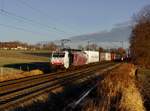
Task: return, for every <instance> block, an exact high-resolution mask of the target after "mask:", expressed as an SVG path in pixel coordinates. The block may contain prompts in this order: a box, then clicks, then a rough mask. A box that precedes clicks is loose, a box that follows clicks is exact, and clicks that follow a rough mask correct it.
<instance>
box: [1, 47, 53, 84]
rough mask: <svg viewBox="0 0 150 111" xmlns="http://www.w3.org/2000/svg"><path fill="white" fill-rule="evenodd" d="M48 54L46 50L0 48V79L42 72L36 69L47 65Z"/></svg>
mask: <svg viewBox="0 0 150 111" xmlns="http://www.w3.org/2000/svg"><path fill="white" fill-rule="evenodd" d="M48 55H50V52H48V51H12V50H0V81H4V80H9V79H15V78H20V77H25V76H31V75H36V74H42V73H43V72H42V71H40V70H37V69H38V68H42V67H44V65H47V63H46V62H48V60H49V58H48ZM33 69H36V71H35V70H34V71H31V70H33ZM29 71H31V72H30V73H29Z"/></svg>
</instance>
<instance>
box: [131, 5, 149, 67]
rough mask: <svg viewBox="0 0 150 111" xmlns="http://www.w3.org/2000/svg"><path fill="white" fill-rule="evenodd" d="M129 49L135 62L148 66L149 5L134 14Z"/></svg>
mask: <svg viewBox="0 0 150 111" xmlns="http://www.w3.org/2000/svg"><path fill="white" fill-rule="evenodd" d="M134 22H135V25H134V27H133V30H132V35H131V38H130V43H131V46H130V50H131V55H132V60H133V62H134V63H135V64H137V65H141V66H145V67H148V68H150V5H148V6H146V7H144V8H143V9H142V10H141V11H140V12H139V13H138V14H137V15H135V16H134Z"/></svg>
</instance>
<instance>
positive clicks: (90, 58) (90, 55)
mask: <svg viewBox="0 0 150 111" xmlns="http://www.w3.org/2000/svg"><path fill="white" fill-rule="evenodd" d="M84 52H85V53H86V55H87V64H89V63H94V62H99V51H84Z"/></svg>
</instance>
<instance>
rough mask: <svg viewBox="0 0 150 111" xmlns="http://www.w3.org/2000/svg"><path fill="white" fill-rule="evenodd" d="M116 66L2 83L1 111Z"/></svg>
mask: <svg viewBox="0 0 150 111" xmlns="http://www.w3.org/2000/svg"><path fill="white" fill-rule="evenodd" d="M116 66H117V65H116V64H115V63H104V64H99V65H92V66H91V67H88V68H84V69H81V70H76V71H75V70H74V71H70V72H56V73H51V74H45V75H37V76H31V77H26V78H22V79H16V80H10V81H6V82H1V83H0V110H1V111H3V110H6V109H11V107H14V106H15V105H16V106H17V105H18V104H19V103H22V102H25V101H28V100H30V99H32V98H34V97H37V96H39V95H41V94H43V93H45V92H50V91H52V90H55V89H57V88H60V87H63V86H65V85H67V84H69V83H72V82H77V81H80V82H81V81H85V80H88V79H89V78H95V77H96V76H98V75H96V74H94V72H96V71H97V70H100V69H101V71H102V72H104V71H107V70H110V69H112V68H114V67H116Z"/></svg>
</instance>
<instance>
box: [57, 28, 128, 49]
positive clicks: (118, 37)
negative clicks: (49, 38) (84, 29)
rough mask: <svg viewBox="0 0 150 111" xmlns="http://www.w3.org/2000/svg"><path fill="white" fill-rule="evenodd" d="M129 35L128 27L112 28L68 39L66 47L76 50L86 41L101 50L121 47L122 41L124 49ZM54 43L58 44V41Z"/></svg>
mask: <svg viewBox="0 0 150 111" xmlns="http://www.w3.org/2000/svg"><path fill="white" fill-rule="evenodd" d="M130 34H131V27H130V26H120V27H119V26H118V27H114V28H112V29H111V30H110V31H103V32H97V33H92V34H86V35H80V36H74V37H70V38H68V39H70V40H71V42H69V43H67V45H68V46H70V47H73V48H77V47H78V46H79V45H82V46H86V45H87V44H88V41H90V42H89V43H90V44H92V43H95V44H97V45H98V46H101V47H103V48H111V47H113V48H117V47H121V46H122V42H121V41H123V46H124V48H127V47H128V46H129V43H128V40H129V37H130ZM55 42H56V43H57V44H58V43H59V44H60V42H58V41H55Z"/></svg>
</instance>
